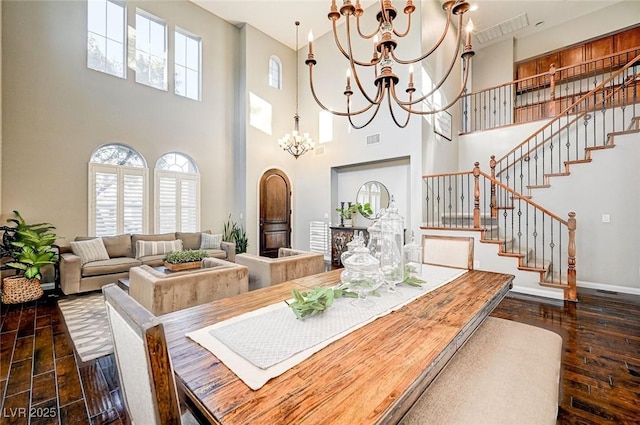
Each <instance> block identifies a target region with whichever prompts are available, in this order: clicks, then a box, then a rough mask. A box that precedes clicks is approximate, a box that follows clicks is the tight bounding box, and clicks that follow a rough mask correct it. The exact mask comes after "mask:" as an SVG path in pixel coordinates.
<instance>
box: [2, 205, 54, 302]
mask: <svg viewBox="0 0 640 425" xmlns="http://www.w3.org/2000/svg"><path fill="white" fill-rule="evenodd" d="M13 213H14V215H15V217H14V218H10V219H8V220H7V221H8V222H9V223H13V225H14V226H0V230H2V231H3V232H4V233H3V235H2V244H1V248H0V249H1V251H2V253H1V255H2V259H3V265H2V267H1V269H2V270H6V269H13V270H16V271H17V274H16V275H14V276H7V277H5V278H4V279H3V280H2V302H3V303H5V304H17V303H22V302H27V301H33V300H36V299H38V298H40V297H41V296H42V294H43V293H44V291H43V290H42V286H41V285H40V279H41V278H42V273H41V268H42V267H43V266H46V265H48V264H55V263H56V262H57V261H58V256H57V255H56V253H55V252H54V250H53V244H54V242H55V241H56V238H57V235H56V234H55V233H53V232H52V230H53V229H55V227H53V226H52V225H51V224H49V223H37V224H27V223H26V222H25V220H24V219H23V218H22V216H21V215H20V213H19V212H18V211H15V210H14V211H13Z"/></svg>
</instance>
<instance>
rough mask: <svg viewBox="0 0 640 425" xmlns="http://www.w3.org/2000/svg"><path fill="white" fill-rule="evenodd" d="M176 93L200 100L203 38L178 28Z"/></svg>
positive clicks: (176, 39) (176, 37) (176, 35)
mask: <svg viewBox="0 0 640 425" xmlns="http://www.w3.org/2000/svg"><path fill="white" fill-rule="evenodd" d="M175 41H176V44H175V46H176V47H175V51H176V52H175V60H176V63H175V93H176V94H177V95H179V96H184V97H188V98H189V99H193V100H200V70H201V63H200V56H201V50H200V43H201V38H200V37H197V36H195V35H192V34H189V33H188V32H186V31H185V30H183V29H180V28H176V32H175Z"/></svg>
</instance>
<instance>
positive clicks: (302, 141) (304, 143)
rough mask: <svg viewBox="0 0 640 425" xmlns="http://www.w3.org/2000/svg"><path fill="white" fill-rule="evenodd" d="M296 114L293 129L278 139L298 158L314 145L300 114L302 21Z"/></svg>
mask: <svg viewBox="0 0 640 425" xmlns="http://www.w3.org/2000/svg"><path fill="white" fill-rule="evenodd" d="M295 23H296V114H295V115H294V116H293V131H292V132H291V133H287V134H285V135H284V136H283V137H282V138H280V139H279V140H278V144H279V145H280V147H281V148H282V149H283V150H285V151H287V152H289V153H290V154H291V155H293V156H294V157H295V158H296V159H298V157H299V156H300V155H303V154H304V153H305V152H307V151H310V150H312V149H313V147H314V145H315V144H314V142H313V140H311V137H309V133H304V134H302V133H300V116H299V115H298V27H299V26H300V22H299V21H296V22H295Z"/></svg>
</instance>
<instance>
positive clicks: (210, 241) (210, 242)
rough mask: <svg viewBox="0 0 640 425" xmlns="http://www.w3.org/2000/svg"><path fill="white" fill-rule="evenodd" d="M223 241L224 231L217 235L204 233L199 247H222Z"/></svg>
mask: <svg viewBox="0 0 640 425" xmlns="http://www.w3.org/2000/svg"><path fill="white" fill-rule="evenodd" d="M221 242H222V233H216V234H215V235H210V234H208V233H203V234H202V238H201V242H200V246H199V248H200V249H220V243H221Z"/></svg>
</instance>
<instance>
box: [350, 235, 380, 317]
mask: <svg viewBox="0 0 640 425" xmlns="http://www.w3.org/2000/svg"><path fill="white" fill-rule="evenodd" d="M354 240H355V239H354ZM357 240H358V244H357V246H356V247H355V248H354V249H353V253H352V254H351V255H349V256H348V257H347V258H346V259H345V260H344V262H343V264H344V270H343V271H342V273H341V274H340V280H341V281H342V283H343V284H344V285H345V286H346V287H347V288H348V289H349V290H351V291H353V292H356V293H357V294H358V298H357V299H354V300H353V301H351V304H353V305H354V306H357V307H368V306H372V305H373V301H371V300H370V299H367V295H368V294H369V293H370V292H372V291H375V290H376V289H378V288H379V287H380V286H381V285H382V284H383V283H384V276H382V273H381V272H380V262H379V261H378V260H377V259H375V258H374V257H373V256H372V255H371V254H370V253H369V249H368V248H366V247H365V246H364V240H363V239H359V238H358V239H357Z"/></svg>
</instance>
